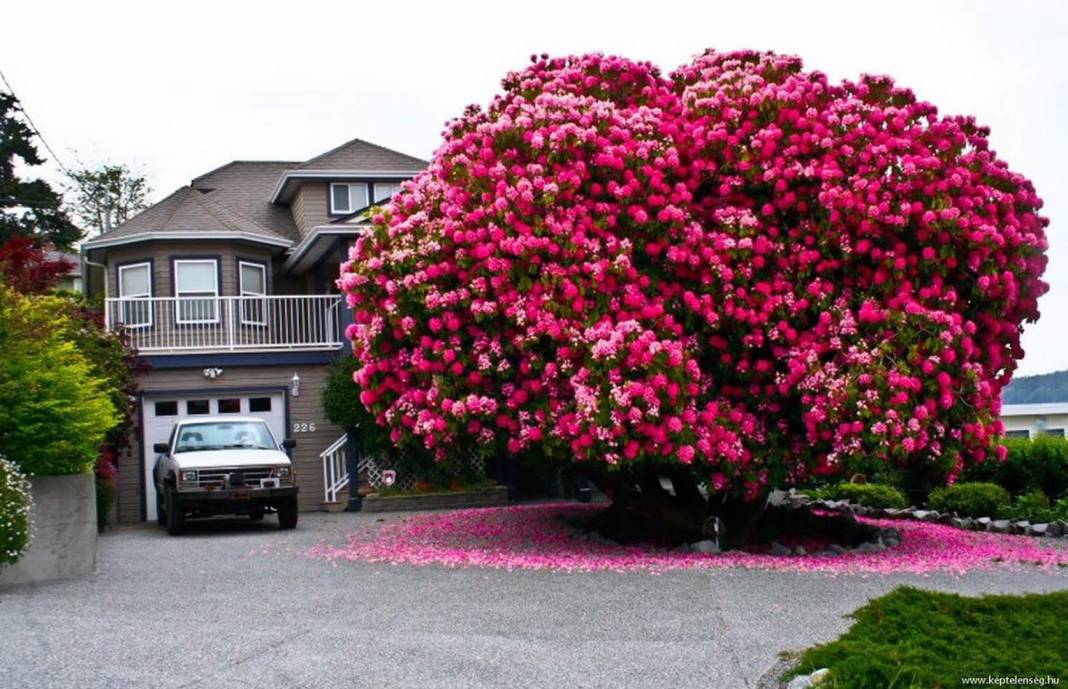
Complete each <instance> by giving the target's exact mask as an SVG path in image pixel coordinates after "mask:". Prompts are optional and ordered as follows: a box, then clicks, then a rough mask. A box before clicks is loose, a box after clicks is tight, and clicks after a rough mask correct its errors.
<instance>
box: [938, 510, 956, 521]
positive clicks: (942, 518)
mask: <svg viewBox="0 0 1068 689" xmlns="http://www.w3.org/2000/svg"><path fill="white" fill-rule="evenodd" d="M954 519H957V515H956V514H950V513H948V512H947V513H946V514H943V515H942V516H940V517H939V518H938V523H939V524H952V523H953V520H954Z"/></svg>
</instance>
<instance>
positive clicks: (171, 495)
mask: <svg viewBox="0 0 1068 689" xmlns="http://www.w3.org/2000/svg"><path fill="white" fill-rule="evenodd" d="M183 531H185V513H184V512H182V508H181V506H180V505H179V504H178V491H176V490H175V489H174V488H167V533H169V534H170V535H172V536H177V535H178V534H180V533H182V532H183Z"/></svg>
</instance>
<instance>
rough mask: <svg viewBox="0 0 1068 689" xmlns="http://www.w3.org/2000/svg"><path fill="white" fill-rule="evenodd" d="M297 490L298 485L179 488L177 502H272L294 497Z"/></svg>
mask: <svg viewBox="0 0 1068 689" xmlns="http://www.w3.org/2000/svg"><path fill="white" fill-rule="evenodd" d="M298 492H300V488H299V487H298V486H283V487H279V488H225V489H223V488H220V489H219V490H179V491H178V502H179V503H181V504H183V505H186V504H192V503H227V502H230V503H234V502H273V501H275V500H279V499H282V498H289V497H296V496H297V493H298Z"/></svg>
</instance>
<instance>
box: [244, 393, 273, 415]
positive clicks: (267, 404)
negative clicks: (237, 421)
mask: <svg viewBox="0 0 1068 689" xmlns="http://www.w3.org/2000/svg"><path fill="white" fill-rule="evenodd" d="M248 410H249V411H250V412H253V411H259V412H264V411H271V398H270V397H250V398H249V400H248Z"/></svg>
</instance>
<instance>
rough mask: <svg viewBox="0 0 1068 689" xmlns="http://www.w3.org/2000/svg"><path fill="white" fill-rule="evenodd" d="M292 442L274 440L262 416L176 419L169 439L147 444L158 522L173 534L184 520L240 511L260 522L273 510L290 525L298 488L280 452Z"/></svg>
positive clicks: (293, 522)
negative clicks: (151, 454)
mask: <svg viewBox="0 0 1068 689" xmlns="http://www.w3.org/2000/svg"><path fill="white" fill-rule="evenodd" d="M294 444H295V443H294V442H293V440H291V439H288V438H287V439H285V440H283V441H282V442H281V443H278V442H277V441H275V439H274V436H273V435H272V434H271V429H270V428H269V427H268V426H267V424H266V423H265V422H264V421H263V419H257V418H253V417H236V416H234V417H229V416H228V417H221V416H203V417H198V418H196V419H182V420H181V421H179V422H178V423H176V424H175V425H174V428H173V429H172V430H171V437H170V440H168V441H167V442H165V443H156V444H155V445H154V446H153V450H154V451H155V453H156V463H155V468H154V469H153V479H154V482H155V484H156V515H157V519H158V521H159V525H160V526H164V527H166V529H167V532H168V533H170V534H172V535H174V534H179V533H182V532H183V531H184V530H185V525H186V519H188V518H197V517H209V516H213V515H217V514H242V515H248V516H249V517H250V518H252V519H253V520H260V519H263V516H264V515H265V514H266V513H268V512H271V511H273V512H276V513H277V514H278V525H279V526H280V527H281V528H283V529H292V528H295V527H296V526H297V490H298V489H297V486H296V482H295V479H296V477H295V476H294V473H293V463H292V462H291V461H290V459H289V456H288V455H287V454H286V452H285V451H286V450H289V449H291V448H292V447H293V446H294Z"/></svg>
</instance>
